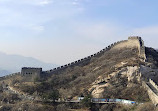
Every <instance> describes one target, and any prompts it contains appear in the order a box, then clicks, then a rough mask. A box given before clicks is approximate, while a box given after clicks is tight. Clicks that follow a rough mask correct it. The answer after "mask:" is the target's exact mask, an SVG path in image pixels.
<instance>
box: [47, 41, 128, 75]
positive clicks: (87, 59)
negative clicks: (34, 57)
mask: <svg viewBox="0 0 158 111" xmlns="http://www.w3.org/2000/svg"><path fill="white" fill-rule="evenodd" d="M127 41H128V40H122V41H118V42H115V43H113V44H111V45H109V46H108V47H106V48H104V49H102V50H100V51H99V52H97V53H95V54H92V55H90V56H87V57H85V58H82V59H80V60H77V61H74V62H71V63H69V64H65V65H63V66H60V67H57V68H54V69H51V70H48V71H45V72H46V73H56V72H58V71H62V70H64V69H66V68H68V67H74V66H78V65H83V64H87V63H88V62H89V61H90V60H91V59H92V58H94V57H100V56H101V55H103V54H104V53H105V52H106V51H109V50H111V49H112V48H114V47H115V46H116V45H118V44H122V43H125V42H127Z"/></svg>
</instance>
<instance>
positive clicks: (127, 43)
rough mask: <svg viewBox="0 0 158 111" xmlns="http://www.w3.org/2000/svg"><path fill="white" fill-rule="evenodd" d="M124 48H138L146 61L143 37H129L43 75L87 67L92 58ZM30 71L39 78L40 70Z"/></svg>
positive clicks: (44, 72)
mask: <svg viewBox="0 0 158 111" xmlns="http://www.w3.org/2000/svg"><path fill="white" fill-rule="evenodd" d="M123 47H127V48H133V47H136V48H138V50H139V55H140V57H142V58H144V59H145V47H144V42H143V40H142V39H141V37H137V36H134V37H129V38H128V40H122V41H118V42H115V43H113V44H111V45H109V46H108V47H106V48H104V49H102V50H100V51H99V52H97V53H95V54H92V55H90V56H87V57H85V58H82V59H80V60H77V61H74V62H71V63H68V64H65V65H63V66H60V67H57V68H54V69H51V70H48V71H43V72H42V73H43V75H49V74H53V73H57V72H59V71H62V70H64V69H66V68H69V67H74V66H79V65H86V64H88V63H89V62H90V60H91V59H92V58H94V57H100V56H101V55H103V54H104V53H105V52H106V51H109V50H111V49H118V48H123ZM25 70H27V71H29V69H27V68H26V69H25ZM30 71H31V72H30V73H32V72H35V73H32V74H35V75H36V74H37V76H39V73H40V70H38V69H37V68H35V69H31V70H30ZM32 74H24V73H22V75H23V76H24V75H25V76H29V75H30V76H32ZM43 75H42V74H40V77H41V76H43Z"/></svg>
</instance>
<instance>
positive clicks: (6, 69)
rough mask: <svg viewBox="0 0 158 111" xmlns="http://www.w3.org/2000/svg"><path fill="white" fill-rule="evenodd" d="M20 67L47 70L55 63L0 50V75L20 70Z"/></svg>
mask: <svg viewBox="0 0 158 111" xmlns="http://www.w3.org/2000/svg"><path fill="white" fill-rule="evenodd" d="M22 67H42V68H43V70H49V69H52V68H54V67H57V65H55V64H51V63H45V62H42V61H40V60H37V59H35V58H32V57H24V56H20V55H8V54H5V53H2V52H0V76H4V75H7V74H11V73H15V72H20V71H21V68H22Z"/></svg>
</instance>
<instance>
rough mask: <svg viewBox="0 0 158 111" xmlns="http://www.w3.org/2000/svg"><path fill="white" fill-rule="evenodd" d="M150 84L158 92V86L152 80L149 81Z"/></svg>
mask: <svg viewBox="0 0 158 111" xmlns="http://www.w3.org/2000/svg"><path fill="white" fill-rule="evenodd" d="M149 83H150V84H151V85H152V86H154V88H155V89H156V90H157V91H158V86H157V84H156V83H155V82H154V81H153V80H152V79H149Z"/></svg>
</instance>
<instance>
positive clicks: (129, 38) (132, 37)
mask: <svg viewBox="0 0 158 111" xmlns="http://www.w3.org/2000/svg"><path fill="white" fill-rule="evenodd" d="M136 39H137V40H140V39H141V37H139V36H129V37H128V40H136Z"/></svg>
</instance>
